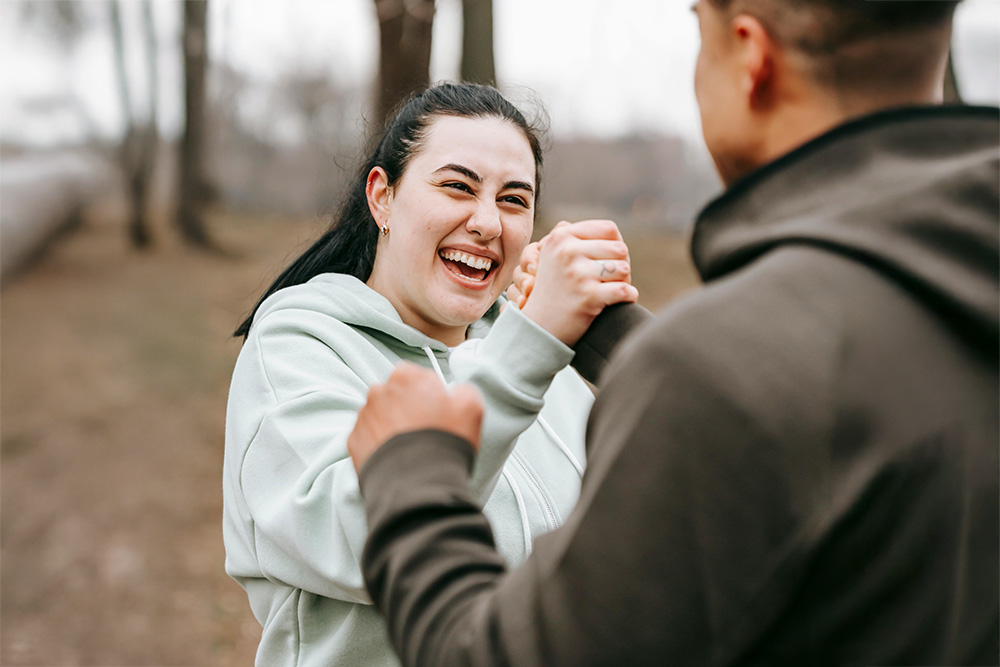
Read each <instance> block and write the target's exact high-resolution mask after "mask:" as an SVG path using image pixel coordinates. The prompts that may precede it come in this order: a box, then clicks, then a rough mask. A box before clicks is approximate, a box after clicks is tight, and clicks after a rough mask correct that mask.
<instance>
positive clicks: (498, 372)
mask: <svg viewBox="0 0 1000 667" xmlns="http://www.w3.org/2000/svg"><path fill="white" fill-rule="evenodd" d="M572 359H573V350H572V349H571V348H569V347H567V346H566V345H564V344H563V343H562V342H561V341H560V340H559V339H557V338H556V337H555V336H553V335H552V334H550V333H549V332H547V331H546V330H545V329H543V328H542V327H540V326H538V325H537V324H535V322H534V321H532V320H531V319H529V318H528V317H526V316H525V315H524V314H523V313H522V312H521V311H520V310H518V309H517V308H516V307H514V306H513V305H510V304H508V307H507V308H504V309H503V312H501V313H500V315H499V317H497V319H496V322H495V323H494V324H493V327H492V328H491V329H490V331H489V333H488V334H487V335H486V336H485V337H484V338H481V339H477V340H470V341H467V342H465V343H463V344H462V345H460V346H458V347H457V348H455V350H454V351H453V352H452V354H451V357H450V363H451V371H452V374H453V375H454V376H455V381H456V382H468V383H470V384H472V385H474V386H475V387H476V388H477V389H479V391H480V392H481V393H482V395H483V403H484V406H485V410H484V413H483V429H482V434H483V435H482V442H481V444H480V449H479V455H478V456H477V457H476V461H475V464H474V465H473V468H472V478H471V481H470V485H471V486H470V488H471V489H472V492H473V493H474V494H475V495H476V496H477V497H478V498H479V500H480V502H485V501H486V499H487V498H489V496H490V494H491V493H492V491H493V488H494V486H495V485H496V481H497V478H498V477H499V475H500V471H501V470H502V469H503V465H504V462H505V461H506V460H507V457H508V456H510V453H511V451H512V450H513V449H514V445H515V443H516V442H517V437H518V436H519V435H521V433H523V432H524V431H525V430H526V429H527V428H528V427H529V426H531V425H532V424H533V423H534V422H535V420H536V419H537V418H538V413H539V412H540V411H541V409H542V406H543V405H544V404H545V401H544V400H543V397H544V395H545V392H546V391H548V389H549V385H551V384H552V380H553V378H555V376H556V374H557V373H558V372H559V371H561V370H562V369H563V368H565V367H566V366H567V365H568V364H569V363H570V361H572Z"/></svg>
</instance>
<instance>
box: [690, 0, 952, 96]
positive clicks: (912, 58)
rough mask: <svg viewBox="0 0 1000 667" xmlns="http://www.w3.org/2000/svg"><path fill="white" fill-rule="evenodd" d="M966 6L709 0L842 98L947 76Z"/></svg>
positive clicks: (895, 0) (907, 0)
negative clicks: (958, 15) (750, 19)
mask: <svg viewBox="0 0 1000 667" xmlns="http://www.w3.org/2000/svg"><path fill="white" fill-rule="evenodd" d="M960 1H961V0H708V3H709V4H711V5H712V6H714V7H715V8H716V9H719V10H721V11H722V12H723V13H725V14H726V15H728V16H736V15H738V14H749V15H752V16H754V17H756V18H757V19H758V20H759V21H760V22H761V24H762V25H763V26H764V27H765V29H766V30H767V31H768V33H769V34H770V35H771V38H772V39H774V40H775V41H776V42H777V44H778V45H779V46H780V47H781V48H782V49H784V50H785V51H786V52H787V53H789V54H790V56H792V57H794V58H795V59H796V61H797V62H798V63H799V64H800V69H801V71H802V73H803V74H804V75H805V76H807V77H809V78H811V79H812V80H813V81H814V82H815V83H816V84H818V85H819V86H822V87H825V88H826V89H828V90H830V91H832V92H833V93H834V94H835V95H837V96H838V97H841V98H843V97H850V96H852V95H858V96H864V95H868V94H878V93H879V92H880V91H881V92H885V91H886V89H887V88H888V89H889V90H892V91H899V92H901V93H905V92H906V91H907V90H909V89H914V90H916V89H918V88H920V87H926V85H927V84H928V82H929V81H933V79H934V78H935V77H936V76H937V75H938V74H939V73H940V72H941V71H943V69H942V68H943V64H944V62H945V59H946V57H947V53H948V47H949V44H950V37H951V22H952V16H953V14H954V12H955V7H956V6H957V5H958V3H959V2H960Z"/></svg>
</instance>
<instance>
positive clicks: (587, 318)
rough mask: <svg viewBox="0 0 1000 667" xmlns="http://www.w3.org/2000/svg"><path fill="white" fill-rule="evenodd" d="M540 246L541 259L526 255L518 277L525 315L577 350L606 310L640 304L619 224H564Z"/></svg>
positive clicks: (519, 268)
mask: <svg viewBox="0 0 1000 667" xmlns="http://www.w3.org/2000/svg"><path fill="white" fill-rule="evenodd" d="M538 246H539V249H538V257H537V259H534V258H533V256H532V253H533V252H534V251H533V250H532V251H531V252H529V251H528V250H527V249H526V251H525V253H523V254H522V256H521V260H522V261H521V265H520V266H519V267H518V268H517V269H515V271H514V273H515V281H517V280H518V279H520V280H521V282H520V283H516V284H517V285H518V291H519V292H520V293H521V295H520V296H522V297H523V298H524V301H523V304H524V305H523V306H521V310H522V312H523V313H524V314H525V316H527V317H529V318H531V319H532V320H534V321H535V322H536V323H537V324H538V325H539V326H541V327H542V328H544V329H545V330H546V331H548V332H549V333H551V334H552V335H553V336H555V337H556V338H558V339H559V340H561V341H562V342H563V343H565V344H566V345H569V346H571V347H572V346H573V345H574V344H575V343H576V342H577V341H578V340H579V339H580V337H581V336H582V335H583V334H584V332H586V331H587V328H588V327H589V326H590V323H591V322H593V320H594V318H595V317H597V315H598V314H600V312H601V311H602V310H603V309H604V307H605V306H609V305H611V304H613V303H622V302H634V301H636V300H638V298H639V292H638V290H636V288H635V287H633V286H632V284H631V282H630V281H631V264H630V262H629V255H628V247H627V246H626V245H625V242H624V241H623V240H622V237H621V233H620V232H619V231H618V226H617V225H615V223H614V222H612V221H610V220H584V221H582V222H577V223H574V224H570V223H568V222H560V223H559V224H558V225H556V226H555V227H554V228H553V230H552V231H551V232H549V234H548V235H547V236H546V237H545V238H543V239H542V240H541V241H540V242H539V244H538ZM529 248H530V246H529ZM532 268H536V269H537V271H536V274H535V277H534V279H533V280H530V279H527V278H526V276H530V274H531V271H530V269H532Z"/></svg>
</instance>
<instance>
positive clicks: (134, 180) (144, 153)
mask: <svg viewBox="0 0 1000 667" xmlns="http://www.w3.org/2000/svg"><path fill="white" fill-rule="evenodd" d="M123 2H124V0H114V1H113V2H111V3H110V7H111V24H112V25H111V27H112V30H111V34H112V37H113V39H114V46H115V74H116V80H117V84H118V94H119V99H120V101H121V106H122V118H124V122H125V133H124V138H123V139H122V143H121V146H120V147H119V161H120V163H121V168H122V173H123V174H124V175H125V180H126V183H127V187H126V191H127V192H128V197H129V208H130V209H131V210H130V211H129V225H128V232H129V239H130V241H131V242H132V245H133V246H135V247H136V248H145V247H148V246H149V245H150V244H151V243H152V237H151V235H150V232H149V219H148V212H149V205H148V199H149V197H148V193H149V190H150V184H151V182H152V177H153V168H154V165H155V163H156V149H157V145H158V137H159V133H158V131H157V123H156V106H157V99H158V98H157V90H158V87H159V77H158V76H157V66H156V30H155V26H154V24H153V11H152V5H151V0H143V2H142V18H143V33H144V40H143V41H144V47H145V51H146V58H145V63H146V77H147V86H146V88H147V91H148V100H147V106H148V115H147V118H146V120H145V122H139V121H138V120H137V118H136V113H135V110H134V109H133V106H132V95H131V92H130V91H131V86H130V85H129V77H128V69H127V67H126V54H125V31H124V28H123V26H122V18H121V6H122V3H123Z"/></svg>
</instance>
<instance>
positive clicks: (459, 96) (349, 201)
mask: <svg viewBox="0 0 1000 667" xmlns="http://www.w3.org/2000/svg"><path fill="white" fill-rule="evenodd" d="M438 116H460V117H463V118H483V117H496V118H501V119H503V120H506V121H509V122H511V123H513V124H514V125H515V126H516V127H517V128H518V129H520V130H521V131H522V132H523V133H524V136H525V138H526V139H527V140H528V143H529V144H530V145H531V152H532V153H533V154H534V157H535V193H536V200H537V195H538V193H539V188H540V185H541V178H542V147H541V140H540V134H541V130H540V129H539V128H537V127H536V126H534V125H532V124H531V123H529V122H528V121H527V120H526V119H525V117H524V115H523V114H522V113H521V112H520V111H519V110H518V109H517V107H515V106H514V105H513V104H511V103H510V102H509V101H507V99H506V98H504V97H503V95H501V94H500V92H499V91H498V90H497V89H496V88H492V87H490V86H480V85H477V84H470V83H443V84H439V85H436V86H432V87H430V88H427V89H426V90H423V91H422V92H418V93H415V94H414V95H412V96H411V97H410V98H409V99H408V100H407V101H405V102H404V103H403V104H402V105H401V106H400V107H399V110H398V111H397V112H396V113H395V114H394V115H393V116H391V117H390V118H389V119H388V120H387V121H386V124H385V129H384V131H383V132H382V134H381V136H380V137H377V139H378V143H377V145H376V147H375V150H374V151H372V152H371V153H370V157H369V158H368V159H367V160H366V161H365V162H364V164H363V165H362V166H361V168H360V169H359V170H358V173H357V177H356V178H355V179H354V182H353V184H352V185H351V189H350V190H349V191H348V193H347V197H346V199H345V200H344V202H343V204H342V205H341V207H340V209H339V210H338V212H337V214H336V215H335V216H334V219H333V223H332V224H331V225H330V227H329V229H328V230H327V231H326V233H325V234H323V236H322V237H320V239H319V240H318V241H316V242H315V243H314V244H313V245H312V247H310V248H309V249H308V250H306V251H305V252H304V253H302V254H301V255H300V256H299V257H298V258H297V259H296V260H295V261H294V262H292V263H291V265H289V266H288V268H286V269H285V270H284V271H282V272H281V275H279V276H278V278H277V279H276V280H275V281H274V283H272V284H271V286H270V287H268V288H267V291H266V292H264V294H263V296H261V297H260V299H259V300H258V301H257V304H256V305H255V306H254V307H253V311H251V313H250V315H249V316H248V317H247V318H246V319H245V320H243V323H242V324H240V326H239V328H238V329H236V331H235V332H234V333H233V335H234V336H236V337H239V336H242V337H243V338H244V339H245V338H246V337H247V336H248V335H249V334H250V326H251V325H252V324H253V318H254V316H255V315H256V314H257V309H258V308H260V305H261V304H262V303H263V302H264V300H265V299H267V297H269V296H271V295H272V294H274V293H275V292H277V291H278V290H280V289H282V288H284V287H291V286H292V285H299V284H301V283H304V282H306V281H308V280H309V279H311V278H313V277H315V276H318V275H319V274H321V273H344V274H347V275H351V276H354V277H355V278H357V279H358V280H361V281H367V280H368V277H369V276H370V275H371V272H372V266H373V265H374V263H375V246H376V242H377V241H378V226H377V225H376V223H375V220H374V219H373V218H372V215H371V211H369V210H368V200H367V197H366V195H365V189H366V185H367V183H368V174H369V172H371V170H372V169H374V168H375V167H382V168H383V169H385V173H386V174H387V176H388V181H389V186H390V187H392V186H395V185H396V184H397V183H399V179H400V178H402V176H403V172H404V171H405V170H406V166H407V165H408V164H409V162H410V160H411V159H412V158H413V156H414V155H415V154H416V153H418V152H419V151H420V149H421V146H422V143H423V141H424V139H425V138H426V134H427V129H428V127H429V126H430V124H431V122H432V121H433V120H434V119H435V118H436V117H438Z"/></svg>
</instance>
